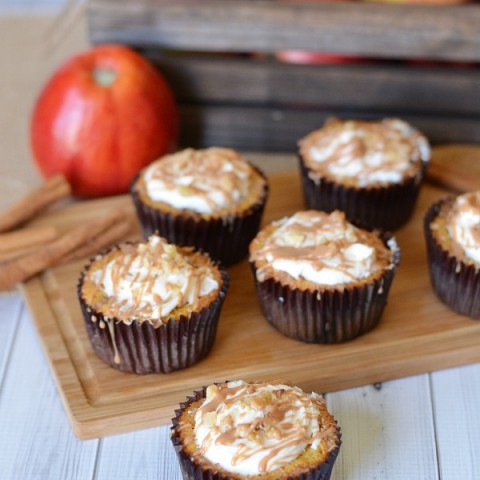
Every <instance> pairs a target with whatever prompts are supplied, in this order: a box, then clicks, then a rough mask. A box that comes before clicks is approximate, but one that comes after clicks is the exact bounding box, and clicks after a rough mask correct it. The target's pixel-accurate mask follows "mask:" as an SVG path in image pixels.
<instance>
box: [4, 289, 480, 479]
mask: <svg viewBox="0 0 480 480" xmlns="http://www.w3.org/2000/svg"><path fill="white" fill-rule="evenodd" d="M379 361H381V359H379ZM186 393H188V392H186ZM326 399H327V404H328V407H329V409H330V410H331V411H332V412H333V414H334V415H335V417H336V418H337V420H338V422H339V424H340V425H341V428H342V433H343V445H342V448H341V453H340V455H339V457H338V460H337V463H336V466H335V468H334V473H333V475H332V479H333V480H357V479H362V480H368V479H372V480H373V479H379V480H382V479H385V480H387V479H388V480H394V479H399V480H400V479H402V480H404V479H409V480H415V479H418V480H427V479H432V480H433V479H442V480H459V479H461V480H469V479H471V480H475V479H479V478H480V364H474V365H468V366H465V367H461V368H454V369H450V370H444V371H439V372H435V373H429V374H423V375H418V376H414V377H408V378H404V379H401V380H395V381H390V382H385V383H383V384H381V385H376V386H373V385H367V386H364V387H359V388H353V389H349V390H344V391H340V392H335V393H330V394H327V395H326ZM0 478H1V479H2V480H19V479H45V480H47V479H48V480H50V479H79V480H86V479H96V480H106V479H114V480H120V479H136V480H141V479H165V480H176V479H180V478H181V475H180V470H179V468H178V466H177V462H176V458H175V453H174V451H173V448H172V446H171V444H170V439H169V428H168V426H164V427H158V428H152V429H148V430H142V431H138V432H135V433H128V434H123V435H117V436H113V437H105V438H100V439H98V440H89V441H81V440H78V439H77V438H76V437H75V436H74V435H73V433H72V431H71V429H70V425H69V423H68V420H67V417H66V414H65V411H64V409H63V406H62V403H61V399H60V396H59V395H58V392H57V390H56V387H55V384H54V381H53V379H52V375H51V373H50V371H49V368H48V365H47V362H46V360H45V357H44V355H43V352H42V351H41V348H40V344H39V341H38V338H37V336H36V332H35V328H34V325H33V324H32V321H31V319H30V316H29V313H28V312H27V310H26V308H25V305H24V304H23V301H22V299H21V297H20V296H19V295H18V294H13V293H12V294H5V295H2V296H1V297H0Z"/></svg>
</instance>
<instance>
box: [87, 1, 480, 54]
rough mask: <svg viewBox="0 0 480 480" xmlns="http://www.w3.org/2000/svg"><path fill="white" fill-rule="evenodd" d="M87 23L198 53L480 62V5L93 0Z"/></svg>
mask: <svg viewBox="0 0 480 480" xmlns="http://www.w3.org/2000/svg"><path fill="white" fill-rule="evenodd" d="M392 19H394V21H392ZM88 22H89V29H90V36H91V38H92V40H93V42H95V43H107V42H121V43H127V44H132V45H152V44H154V45H159V46H161V47H163V48H169V49H175V50H197V51H198V50H206V51H236V52H248V51H267V52H272V51H275V50H281V49H288V48H294V49H306V50H317V51H321V52H337V53H347V54H353V55H366V56H380V57H389V58H395V57H397V58H398V57H408V58H433V59H450V60H479V59H480V49H479V48H478V45H479V44H480V30H479V29H478V25H479V24H480V8H479V7H478V6H476V5H473V6H469V5H467V6H464V5H461V6H445V7H444V6H434V7H430V6H412V5H375V4H364V3H355V2H348V3H323V2H319V3H315V2H314V3H311V2H292V1H286V0H277V1H275V2H272V1H258V0H257V1H252V0H250V1H246V0H243V1H235V2H225V1H221V0H217V1H208V0H204V1H202V2H192V1H188V0H187V1H176V2H171V1H168V0H167V1H162V0H141V1H136V2H131V1H130V0H121V1H113V0H92V1H91V2H89V9H88Z"/></svg>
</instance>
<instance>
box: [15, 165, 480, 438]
mask: <svg viewBox="0 0 480 480" xmlns="http://www.w3.org/2000/svg"><path fill="white" fill-rule="evenodd" d="M270 178H271V195H270V199H269V202H268V205H267V210H266V215H265V223H267V222H270V221H271V220H273V219H276V218H279V217H281V216H283V215H289V214H292V213H294V212H295V211H297V210H300V209H302V208H303V201H302V196H301V192H300V183H299V178H298V176H297V174H296V173H284V174H275V175H271V177H270ZM444 194H445V190H442V189H441V188H437V187H434V186H431V185H425V186H424V187H423V188H422V191H421V194H420V197H419V201H418V204H417V206H416V209H415V213H414V216H413V218H412V219H411V221H410V222H409V223H408V225H407V226H405V227H404V228H402V229H401V230H400V231H398V232H397V239H398V242H399V244H400V247H401V250H402V258H401V265H400V267H399V269H398V271H397V274H396V278H395V279H394V282H393V286H392V290H391V294H390V298H389V301H388V304H387V308H386V310H385V312H384V315H383V317H382V320H381V322H380V324H379V326H378V327H377V328H376V329H375V330H373V331H372V332H370V333H368V334H366V335H364V336H362V337H360V338H358V339H356V340H354V341H352V342H349V343H345V344H341V345H331V346H326V345H311V344H304V343H301V342H298V341H295V340H292V339H289V338H286V337H284V336H282V335H281V334H280V333H278V332H277V331H276V330H275V329H274V328H273V327H271V326H270V325H269V324H268V323H267V322H266V321H265V320H264V318H263V317H262V315H261V313H260V310H259V307H258V304H257V300H256V297H255V291H254V286H253V281H252V277H251V272H250V270H249V268H248V264H247V262H246V261H244V262H243V263H241V264H239V265H236V266H234V267H233V268H231V269H230V274H231V287H230V291H229V292H228V295H227V299H226V302H225V305H224V309H223V311H222V315H221V319H220V325H219V331H218V336H217V339H216V342H215V345H214V347H213V349H212V351H211V352H210V354H209V355H208V357H207V358H206V359H205V360H203V361H201V362H200V363H199V364H197V365H195V366H193V367H191V368H189V369H186V370H183V371H179V372H175V373H171V374H167V375H162V374H158V375H148V376H136V375H133V374H126V373H121V372H118V371H116V370H114V369H112V368H110V367H108V366H107V365H105V364H104V363H102V362H101V361H100V360H99V359H97V357H96V356H95V354H94V352H93V350H92V348H91V347H90V343H89V340H88V338H87V335H86V331H85V328H84V325H83V320H82V318H81V314H80V309H79V306H78V302H77V298H76V289H75V286H76V283H77V278H78V275H79V272H80V270H81V268H82V266H83V263H85V262H82V261H78V262H75V263H71V264H68V265H63V266H59V267H57V268H53V269H51V270H49V271H47V272H45V273H44V274H42V275H40V276H37V277H35V278H33V279H32V280H30V281H29V282H28V283H26V284H25V285H24V286H23V287H22V290H23V294H24V296H25V299H26V301H27V304H28V307H29V309H30V312H31V315H32V318H33V320H34V323H35V325H36V327H37V329H38V333H39V336H40V339H41V342H42V345H43V348H44V351H45V355H46V357H47V359H48V361H49V363H50V366H51V369H52V372H53V375H54V377H55V380H56V383H57V386H58V389H59V391H60V393H61V396H62V399H63V402H64V405H65V408H66V411H67V413H68V416H69V418H70V421H71V424H72V428H73V430H74V432H75V434H76V435H77V436H78V437H80V438H82V439H87V438H93V437H100V436H106V435H111V434H116V433H121V432H126V431H131V430H136V429H141V428H145V427H151V426H155V425H161V424H165V423H167V422H169V420H170V418H171V417H172V415H173V410H174V409H175V408H176V406H177V405H178V403H179V402H181V401H182V400H184V399H185V397H186V395H188V394H189V393H190V392H192V390H194V389H197V388H198V387H200V386H202V385H205V384H209V383H211V382H213V381H222V380H225V379H245V380H252V379H257V380H259V379H264V380H273V379H279V378H282V379H286V380H290V381H292V382H293V383H294V384H297V385H299V386H301V387H303V388H305V389H307V390H314V391H317V392H328V391H333V390H338V389H344V388H349V387H353V386H357V385H362V384H368V383H375V382H381V381H384V380H389V379H394V378H398V377H402V376H407V375H412V374H418V373H422V372H427V371H431V370H436V369H442V368H446V367H452V366H458V365H462V364H466V363H471V362H474V361H479V360H480V348H479V345H480V322H479V321H474V320H471V319H469V318H466V317H462V316H459V315H456V314H454V313H453V312H451V311H450V310H449V309H448V308H447V307H446V306H444V305H443V304H442V303H441V302H440V301H439V300H438V299H437V297H436V296H435V294H434V293H433V292H432V289H431V287H430V282H429V278H428V271H427V265H426V257H425V247H424V239H423V230H422V218H423V215H424V213H425V211H426V209H427V207H428V206H429V205H430V204H431V203H432V202H433V201H435V200H436V199H437V198H439V197H440V196H442V195H444ZM113 206H120V207H122V208H124V209H125V210H126V211H128V212H131V214H132V216H133V215H134V213H133V205H132V203H131V201H130V199H129V197H128V196H121V197H115V198H109V199H104V200H96V201H89V202H83V203H78V204H75V205H72V206H71V207H68V208H66V209H62V210H61V211H59V212H57V213H52V214H50V215H48V216H47V217H45V219H44V220H43V221H42V223H43V222H45V223H54V224H57V225H59V226H60V227H62V228H70V227H72V226H74V225H77V224H79V223H81V222H84V221H86V220H88V219H90V218H92V217H94V216H95V215H100V214H103V213H105V212H106V211H107V210H108V209H109V208H111V207H113ZM136 236H137V237H138V236H139V234H138V232H137V233H136Z"/></svg>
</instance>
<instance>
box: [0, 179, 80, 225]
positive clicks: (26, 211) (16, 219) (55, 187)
mask: <svg viewBox="0 0 480 480" xmlns="http://www.w3.org/2000/svg"><path fill="white" fill-rule="evenodd" d="M70 193H71V188H70V185H69V183H68V182H67V180H66V179H65V177H64V176H63V175H55V176H54V177H52V178H50V179H49V180H47V181H46V182H45V183H43V184H42V185H41V186H40V187H38V188H36V189H35V190H32V191H31V192H30V193H28V194H27V195H25V196H24V197H23V198H21V199H20V200H19V201H18V202H16V203H14V204H13V205H11V206H10V207H8V208H7V209H6V210H4V211H3V212H2V213H0V232H6V231H8V230H11V229H13V228H15V227H17V226H19V225H21V224H23V223H25V222H26V221H28V220H30V219H31V218H33V217H34V216H36V215H37V214H39V213H40V212H43V211H44V210H46V209H47V208H48V207H49V206H50V205H52V204H54V203H55V202H57V201H58V200H61V199H63V198H65V197H68V196H69V195H70Z"/></svg>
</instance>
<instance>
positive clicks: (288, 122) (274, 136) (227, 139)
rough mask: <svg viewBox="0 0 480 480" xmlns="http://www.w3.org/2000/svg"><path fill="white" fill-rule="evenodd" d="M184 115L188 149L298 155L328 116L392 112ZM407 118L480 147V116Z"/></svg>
mask: <svg viewBox="0 0 480 480" xmlns="http://www.w3.org/2000/svg"><path fill="white" fill-rule="evenodd" d="M396 113H397V114H399V112H396ZM180 115H181V123H182V138H181V143H182V145H184V146H196V147H207V146H212V145H223V146H228V147H232V148H237V149H239V150H245V149H249V150H273V151H286V152H294V151H296V149H297V142H298V140H299V139H300V138H302V137H303V136H305V135H306V134H307V133H309V132H311V131H312V130H315V129H317V128H319V127H320V126H322V125H323V123H324V122H325V120H326V119H327V118H328V117H332V116H337V117H340V118H362V119H380V118H384V117H385V116H388V115H389V112H386V111H376V112H374V111H359V110H356V111H354V110H339V109H333V108H327V107H325V108H295V107H293V108H290V107H282V106H279V107H275V106H257V105H233V104H225V105H222V104H218V105H214V104H212V105H194V104H192V105H183V106H181V108H180ZM401 118H402V119H404V120H406V121H409V122H411V123H412V125H415V126H416V127H417V128H419V129H420V130H422V131H423V132H424V133H425V134H426V135H427V136H428V138H429V139H430V140H431V141H432V142H433V143H461V142H468V143H480V116H466V117H457V116H450V115H447V116H442V115H440V114H435V115H429V114H427V113H425V114H418V115H417V114H409V113H407V112H404V113H403V114H402V115H401Z"/></svg>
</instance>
